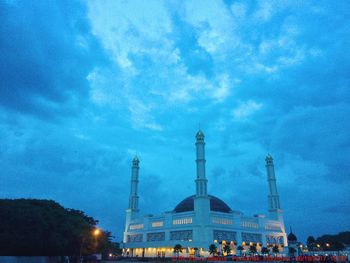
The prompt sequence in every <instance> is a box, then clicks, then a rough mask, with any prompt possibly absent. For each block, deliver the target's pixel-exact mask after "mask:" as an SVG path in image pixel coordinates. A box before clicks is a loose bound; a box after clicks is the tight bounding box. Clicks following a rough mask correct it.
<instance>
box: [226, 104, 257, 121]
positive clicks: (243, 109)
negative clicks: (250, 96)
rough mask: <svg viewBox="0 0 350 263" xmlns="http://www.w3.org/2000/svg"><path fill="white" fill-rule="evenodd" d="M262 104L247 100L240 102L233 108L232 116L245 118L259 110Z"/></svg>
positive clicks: (240, 118) (238, 118) (239, 118)
mask: <svg viewBox="0 0 350 263" xmlns="http://www.w3.org/2000/svg"><path fill="white" fill-rule="evenodd" d="M262 106H263V104H262V103H257V102H255V101H252V100H249V101H246V102H243V103H241V104H240V105H239V106H238V107H237V108H235V109H233V110H232V116H233V117H234V118H235V119H236V120H242V119H246V118H247V117H249V116H250V115H252V114H254V113H255V112H256V111H258V110H260V109H261V107H262Z"/></svg>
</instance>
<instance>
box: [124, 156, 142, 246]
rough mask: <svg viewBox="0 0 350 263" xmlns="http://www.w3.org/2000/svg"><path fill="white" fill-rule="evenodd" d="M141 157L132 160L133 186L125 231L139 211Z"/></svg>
mask: <svg viewBox="0 0 350 263" xmlns="http://www.w3.org/2000/svg"><path fill="white" fill-rule="evenodd" d="M139 163H140V161H139V159H138V158H137V156H135V157H134V159H133V160H132V166H131V188H130V196H129V206H128V209H127V210H126V222H125V232H127V231H128V227H129V224H130V222H131V221H132V220H133V219H135V218H136V217H137V216H138V212H139V197H138V195H137V186H138V183H139V169H140V167H139ZM124 242H126V237H125V236H124Z"/></svg>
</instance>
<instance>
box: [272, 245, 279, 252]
mask: <svg viewBox="0 0 350 263" xmlns="http://www.w3.org/2000/svg"><path fill="white" fill-rule="evenodd" d="M272 252H273V253H275V254H277V253H279V252H280V250H279V248H278V246H277V245H274V246H273V247H272Z"/></svg>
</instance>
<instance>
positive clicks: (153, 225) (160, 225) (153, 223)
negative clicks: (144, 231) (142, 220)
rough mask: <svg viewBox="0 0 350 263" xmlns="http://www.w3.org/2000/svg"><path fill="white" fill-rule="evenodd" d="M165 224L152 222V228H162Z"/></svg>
mask: <svg viewBox="0 0 350 263" xmlns="http://www.w3.org/2000/svg"><path fill="white" fill-rule="evenodd" d="M163 224H164V222H163V221H157V222H152V227H162V226H163Z"/></svg>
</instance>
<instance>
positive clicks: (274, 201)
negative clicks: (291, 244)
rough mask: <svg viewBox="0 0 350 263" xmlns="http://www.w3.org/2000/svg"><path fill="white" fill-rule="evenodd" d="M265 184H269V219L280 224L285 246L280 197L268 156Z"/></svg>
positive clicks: (270, 157)
mask: <svg viewBox="0 0 350 263" xmlns="http://www.w3.org/2000/svg"><path fill="white" fill-rule="evenodd" d="M265 161H266V165H265V166H266V172H267V182H268V184H269V195H268V207H269V214H270V218H271V219H273V220H277V221H279V222H280V226H281V230H282V232H283V233H284V245H285V246H287V238H286V233H285V232H286V231H285V228H284V220H283V211H282V209H281V206H280V197H279V195H278V192H277V185H276V177H275V168H274V166H273V159H272V156H271V155H270V154H268V155H267V156H266V159H265Z"/></svg>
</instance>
